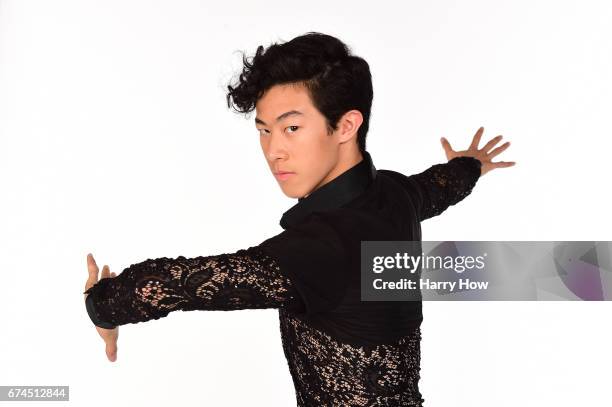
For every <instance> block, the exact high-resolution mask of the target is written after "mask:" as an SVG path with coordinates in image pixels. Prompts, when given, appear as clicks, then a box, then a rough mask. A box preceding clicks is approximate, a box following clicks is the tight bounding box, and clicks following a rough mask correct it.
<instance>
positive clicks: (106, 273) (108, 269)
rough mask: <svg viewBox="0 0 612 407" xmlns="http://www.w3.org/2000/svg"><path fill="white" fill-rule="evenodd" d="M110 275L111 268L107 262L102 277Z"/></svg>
mask: <svg viewBox="0 0 612 407" xmlns="http://www.w3.org/2000/svg"><path fill="white" fill-rule="evenodd" d="M109 277H110V268H109V267H108V265H107V264H105V265H104V267H102V277H101V278H109Z"/></svg>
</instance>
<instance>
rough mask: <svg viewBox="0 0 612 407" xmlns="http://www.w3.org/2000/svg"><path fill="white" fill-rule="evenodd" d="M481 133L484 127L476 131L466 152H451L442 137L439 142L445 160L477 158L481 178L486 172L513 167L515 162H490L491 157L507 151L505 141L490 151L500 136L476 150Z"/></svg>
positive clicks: (449, 146) (450, 148)
mask: <svg viewBox="0 0 612 407" xmlns="http://www.w3.org/2000/svg"><path fill="white" fill-rule="evenodd" d="M483 131H484V127H481V128H479V129H478V130H477V131H476V134H474V138H473V139H472V144H470V147H469V148H468V149H467V150H463V151H455V150H453V149H452V147H451V145H450V143H449V142H448V140H447V139H446V138H444V137H442V138H441V139H440V142H441V143H442V147H443V148H444V152H445V153H446V158H447V160H449V161H450V160H451V159H453V158H455V157H461V156H468V157H474V158H477V159H478V160H480V162H481V163H482V167H481V168H480V175H481V176H483V175H485V174H486V173H487V172H489V171H491V170H493V169H495V168H504V167H511V166H513V165H515V164H516V161H497V162H492V161H491V159H492V158H493V157H495V156H496V155H498V154H499V153H501V152H502V151H504V150H505V149H507V148H508V146H510V142H509V141H506V142H505V143H504V144H502V145H501V146H499V147H497V148H496V149H494V150H492V151H490V150H491V149H492V148H493V147H495V145H496V144H497V143H499V141H500V140H501V139H502V135H501V134H500V135H499V136H497V137H494V138H492V139H491V140H490V141H489V142H488V143H487V144H485V146H484V147H483V148H481V149H478V144H480V137H481V136H482V133H483Z"/></svg>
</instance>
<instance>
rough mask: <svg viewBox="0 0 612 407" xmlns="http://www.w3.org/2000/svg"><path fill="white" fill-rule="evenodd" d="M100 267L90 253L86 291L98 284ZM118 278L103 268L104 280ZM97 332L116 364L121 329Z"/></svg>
mask: <svg viewBox="0 0 612 407" xmlns="http://www.w3.org/2000/svg"><path fill="white" fill-rule="evenodd" d="M98 271H99V270H98V265H97V264H96V261H95V260H94V258H93V255H92V254H91V253H90V254H88V255H87V272H88V275H89V276H88V278H87V282H86V283H85V290H88V289H89V288H90V287H91V286H93V285H94V284H96V283H97V282H98ZM113 277H116V274H115V273H111V272H110V268H109V267H108V266H107V265H105V266H104V267H102V276H101V279H102V278H113ZM88 295H89V294H85V299H87V296H88ZM96 330H97V331H98V334H100V336H101V337H102V339H103V340H104V343H105V345H106V357H107V358H108V360H110V361H111V362H114V361H116V360H117V338H118V337H119V327H115V328H114V329H105V328H100V327H99V326H96Z"/></svg>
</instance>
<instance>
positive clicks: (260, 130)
mask: <svg viewBox="0 0 612 407" xmlns="http://www.w3.org/2000/svg"><path fill="white" fill-rule="evenodd" d="M257 131H259V134H260V135H261V134H262V131H267V130H266V129H257Z"/></svg>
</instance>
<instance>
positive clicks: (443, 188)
mask: <svg viewBox="0 0 612 407" xmlns="http://www.w3.org/2000/svg"><path fill="white" fill-rule="evenodd" d="M481 166H482V163H481V162H480V160H478V159H476V158H474V157H467V156H462V157H455V158H453V159H452V160H450V161H448V162H447V163H444V164H436V165H433V166H431V167H430V168H428V169H427V170H425V171H423V172H421V173H420V174H414V175H411V176H409V177H407V181H408V182H409V187H410V188H412V189H413V190H414V195H415V196H416V198H417V199H416V202H417V212H418V213H419V220H420V221H422V220H425V219H429V218H431V217H433V216H437V215H439V214H441V213H442V212H444V211H445V210H446V209H447V208H448V207H449V206H451V205H454V204H456V203H458V202H459V201H461V200H462V199H463V198H465V197H466V196H468V195H469V194H470V192H472V188H474V185H476V181H478V179H479V178H480V168H481Z"/></svg>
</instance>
